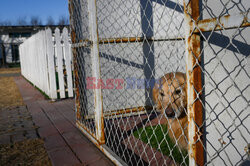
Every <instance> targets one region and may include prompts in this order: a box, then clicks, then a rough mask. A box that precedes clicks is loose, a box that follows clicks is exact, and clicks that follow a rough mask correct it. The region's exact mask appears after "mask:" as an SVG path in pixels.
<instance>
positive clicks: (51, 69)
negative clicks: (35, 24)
mask: <svg viewBox="0 0 250 166" xmlns="http://www.w3.org/2000/svg"><path fill="white" fill-rule="evenodd" d="M69 39H70V38H69V33H68V29H67V28H66V27H65V28H64V29H63V30H62V32H60V29H59V28H56V29H55V32H54V33H52V30H51V29H50V28H47V29H45V30H41V31H39V32H38V33H36V34H34V35H33V36H31V37H30V38H29V39H27V40H25V42H24V43H23V44H21V45H20V47H19V50H20V61H21V73H22V75H23V76H24V77H25V78H26V79H27V80H29V81H30V82H31V83H33V84H34V85H35V86H36V87H38V88H39V89H40V90H42V91H43V92H45V93H46V94H47V95H48V96H49V97H50V98H51V99H59V98H61V99H62V98H66V97H73V82H72V65H71V61H72V58H71V56H72V55H71V45H70V42H69Z"/></svg>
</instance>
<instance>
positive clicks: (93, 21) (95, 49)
mask: <svg viewBox="0 0 250 166" xmlns="http://www.w3.org/2000/svg"><path fill="white" fill-rule="evenodd" d="M88 10H89V31H90V33H91V36H90V38H91V63H92V76H93V77H94V78H96V80H98V79H100V78H101V73H100V58H99V38H98V28H97V9H96V0H88ZM94 105H95V127H96V139H97V141H98V142H99V144H104V143H105V136H104V120H103V105H102V90H101V89H97V88H94Z"/></svg>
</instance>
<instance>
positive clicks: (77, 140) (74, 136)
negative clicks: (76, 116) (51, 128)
mask: <svg viewBox="0 0 250 166" xmlns="http://www.w3.org/2000/svg"><path fill="white" fill-rule="evenodd" d="M62 136H63V137H64V139H65V140H66V141H67V143H68V144H69V145H70V146H74V145H84V144H89V143H90V142H89V140H87V139H86V138H84V137H83V136H82V135H81V133H80V131H70V132H65V133H63V134H62Z"/></svg>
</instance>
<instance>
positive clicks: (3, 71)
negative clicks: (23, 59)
mask: <svg viewBox="0 0 250 166" xmlns="http://www.w3.org/2000/svg"><path fill="white" fill-rule="evenodd" d="M20 72H21V69H20V68H0V74H12V73H20Z"/></svg>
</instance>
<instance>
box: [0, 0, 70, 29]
mask: <svg viewBox="0 0 250 166" xmlns="http://www.w3.org/2000/svg"><path fill="white" fill-rule="evenodd" d="M31 16H38V17H40V18H41V19H42V22H43V24H45V23H46V22H47V18H48V16H52V17H53V19H54V20H55V22H56V23H57V22H58V19H59V17H60V16H66V17H69V14H68V0H0V22H1V21H7V20H9V21H11V22H12V23H16V20H17V19H18V18H19V17H26V20H27V21H28V22H29V21H30V17H31Z"/></svg>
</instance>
